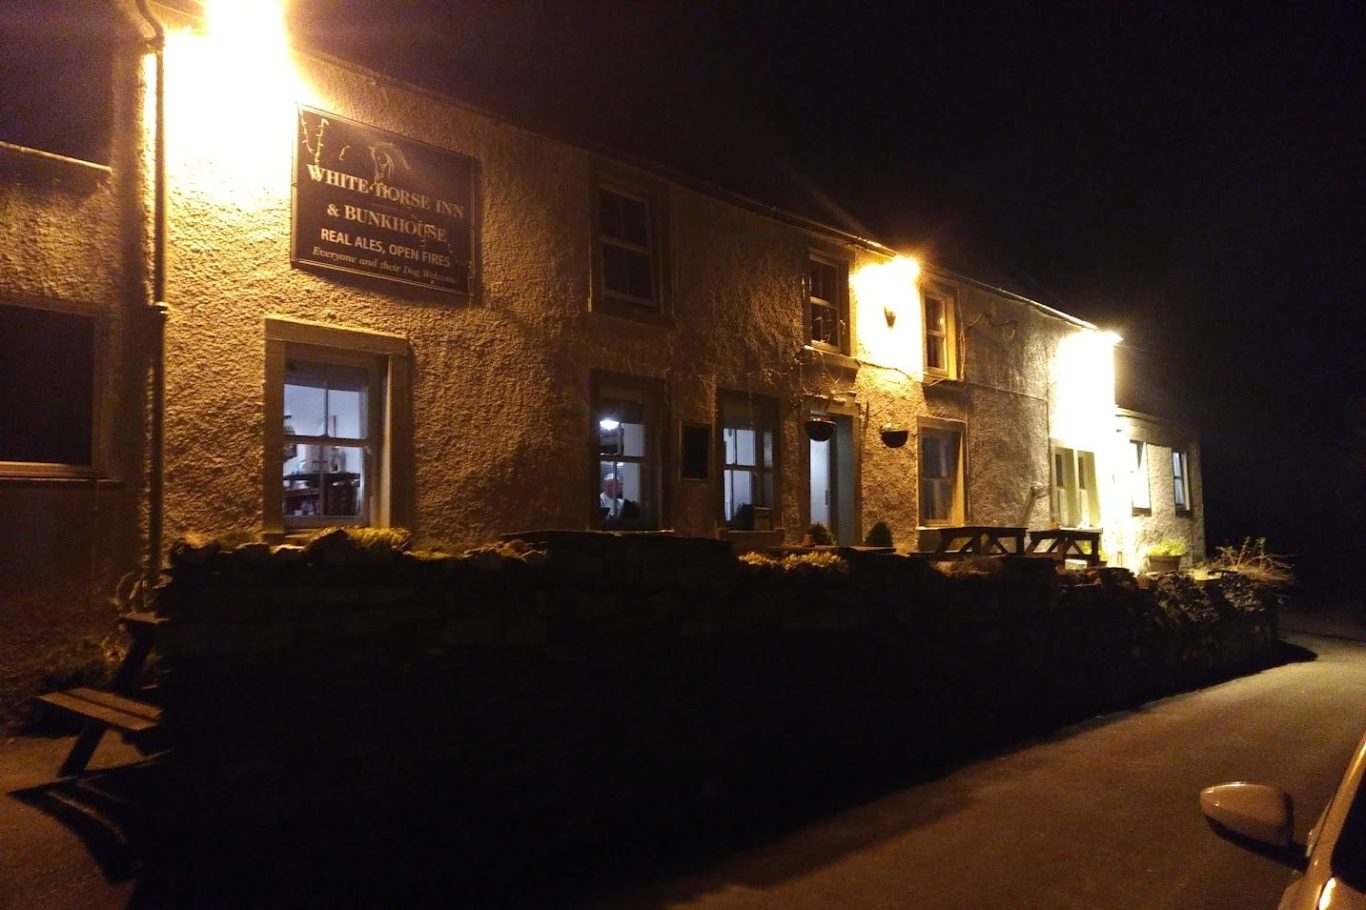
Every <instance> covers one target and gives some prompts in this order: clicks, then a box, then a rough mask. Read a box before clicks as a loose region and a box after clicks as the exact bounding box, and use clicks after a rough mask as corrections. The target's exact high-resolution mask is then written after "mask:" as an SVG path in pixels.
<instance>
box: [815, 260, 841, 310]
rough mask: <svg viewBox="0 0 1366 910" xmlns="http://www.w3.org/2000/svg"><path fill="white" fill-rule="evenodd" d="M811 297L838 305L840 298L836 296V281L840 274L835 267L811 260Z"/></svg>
mask: <svg viewBox="0 0 1366 910" xmlns="http://www.w3.org/2000/svg"><path fill="white" fill-rule="evenodd" d="M810 275H811V296H812V297H815V298H817V299H819V300H824V301H828V302H829V303H836V302H837V301H838V300H839V298H838V297H837V296H836V294H837V291H836V281H837V280H838V272H837V270H836V268H835V266H833V265H831V264H830V263H828V262H820V261H819V260H815V259H813V260H811V271H810Z"/></svg>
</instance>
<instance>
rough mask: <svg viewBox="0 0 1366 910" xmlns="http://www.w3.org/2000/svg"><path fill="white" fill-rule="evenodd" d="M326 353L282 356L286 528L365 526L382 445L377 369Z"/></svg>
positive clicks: (371, 363) (369, 361)
mask: <svg viewBox="0 0 1366 910" xmlns="http://www.w3.org/2000/svg"><path fill="white" fill-rule="evenodd" d="M326 356H327V352H321V351H310V350H308V349H296V350H287V351H286V357H285V373H284V396H283V399H284V415H283V421H282V432H283V439H284V445H283V447H282V451H283V462H284V466H283V474H284V486H283V488H282V497H283V511H284V520H285V524H286V526H290V525H313V524H327V525H331V524H361V525H364V524H369V523H370V509H369V507H368V506H369V498H370V492H371V489H372V488H373V486H374V466H375V465H376V464H377V463H378V458H379V456H380V454H381V453H380V451H379V448H380V446H381V444H382V441H381V438H380V432H379V427H378V426H377V425H376V421H375V420H374V418H375V417H377V416H378V414H377V411H376V409H375V408H374V406H373V405H374V402H375V401H376V400H377V399H378V397H379V396H378V394H376V392H377V389H378V382H379V377H378V373H379V367H380V364H379V363H378V362H375V361H374V360H373V358H364V357H362V358H357V359H355V360H352V361H351V362H345V361H346V360H347V359H348V358H345V357H344V356H343V357H341V362H338V361H337V360H332V361H328V360H325V359H320V358H321V357H326ZM333 356H334V357H336V356H338V355H336V354H334V355H333Z"/></svg>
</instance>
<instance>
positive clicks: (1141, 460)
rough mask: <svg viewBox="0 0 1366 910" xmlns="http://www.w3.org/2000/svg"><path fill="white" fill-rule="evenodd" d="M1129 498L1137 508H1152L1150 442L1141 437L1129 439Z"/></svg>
mask: <svg viewBox="0 0 1366 910" xmlns="http://www.w3.org/2000/svg"><path fill="white" fill-rule="evenodd" d="M1129 446H1130V450H1131V456H1130V457H1131V460H1130V462H1129V500H1130V503H1131V504H1132V506H1133V507H1134V508H1135V509H1151V508H1152V505H1153V503H1152V496H1151V493H1150V491H1149V487H1148V444H1147V443H1145V442H1143V441H1142V440H1139V439H1131V440H1129Z"/></svg>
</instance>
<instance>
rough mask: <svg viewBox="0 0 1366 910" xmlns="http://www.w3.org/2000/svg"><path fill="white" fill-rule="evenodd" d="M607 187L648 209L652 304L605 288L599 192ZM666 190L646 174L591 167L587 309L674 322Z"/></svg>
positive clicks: (669, 322) (633, 318)
mask: <svg viewBox="0 0 1366 910" xmlns="http://www.w3.org/2000/svg"><path fill="white" fill-rule="evenodd" d="M604 190H605V191H607V192H609V193H613V194H615V195H618V196H622V197H625V198H627V199H634V200H637V201H639V202H643V203H645V204H646V206H647V207H648V209H649V228H650V251H649V252H650V277H651V281H652V285H653V291H654V305H653V306H644V305H637V304H635V303H631V302H629V301H627V300H624V299H621V298H614V297H613V296H612V295H610V294H609V293H608V292H607V289H606V287H605V278H604V273H603V252H602V250H603V244H604V240H603V238H602V236H601V233H600V224H601V222H600V218H601V205H600V203H601V199H602V192H603V191H604ZM668 201H669V190H668V186H667V185H666V184H665V183H663V182H662V181H660V180H658V179H655V178H650V177H648V176H645V175H632V174H626V173H623V172H621V171H619V170H616V169H609V168H607V167H606V166H598V167H595V168H594V171H593V177H592V182H591V193H590V197H589V218H590V222H591V223H590V232H591V260H592V269H593V274H592V281H591V293H590V297H589V309H590V310H591V311H592V312H594V313H603V314H606V315H609V316H617V317H621V318H624V319H631V320H634V321H637V322H647V323H655V324H661V325H672V324H673V299H672V298H673V294H672V290H673V289H672V283H671V280H670V276H671V274H672V273H671V271H670V258H669V205H668Z"/></svg>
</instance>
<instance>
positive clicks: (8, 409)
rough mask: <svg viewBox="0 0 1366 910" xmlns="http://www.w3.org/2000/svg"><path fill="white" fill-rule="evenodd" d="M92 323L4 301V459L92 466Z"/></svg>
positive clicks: (0, 450)
mask: <svg viewBox="0 0 1366 910" xmlns="http://www.w3.org/2000/svg"><path fill="white" fill-rule="evenodd" d="M94 373H95V321H94V320H93V319H91V318H90V317H89V316H81V315H78V314H74V313H56V312H52V311H49V310H36V309H30V308H28V307H16V306H0V381H3V385H2V386H0V461H28V462H42V463H47V464H66V465H89V464H90V463H91V462H92V443H91V424H92V421H93V409H94V401H93V396H94V392H93V386H94Z"/></svg>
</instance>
